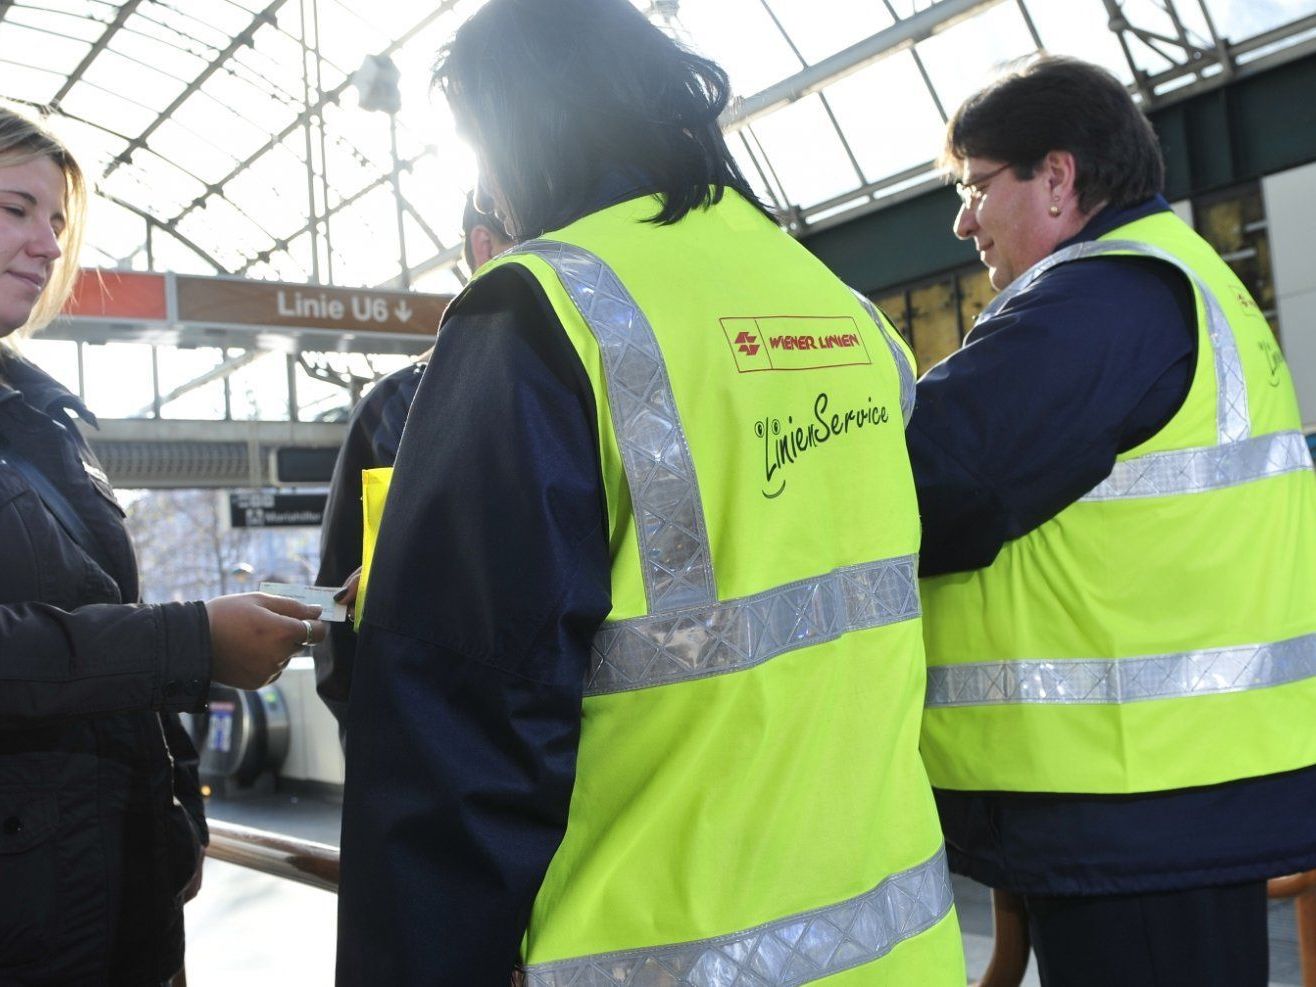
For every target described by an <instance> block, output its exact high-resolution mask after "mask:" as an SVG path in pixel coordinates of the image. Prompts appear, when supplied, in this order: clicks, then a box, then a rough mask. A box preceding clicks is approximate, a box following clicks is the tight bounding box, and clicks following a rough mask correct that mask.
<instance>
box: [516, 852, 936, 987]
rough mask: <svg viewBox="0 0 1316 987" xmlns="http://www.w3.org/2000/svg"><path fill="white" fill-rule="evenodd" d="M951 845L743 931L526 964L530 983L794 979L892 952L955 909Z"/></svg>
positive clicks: (572, 985) (674, 986) (765, 985)
mask: <svg viewBox="0 0 1316 987" xmlns="http://www.w3.org/2000/svg"><path fill="white" fill-rule="evenodd" d="M953 904H954V900H953V898H952V896H951V885H950V872H949V871H948V870H947V869H946V851H945V850H944V849H942V850H938V851H937V853H936V854H935V855H934V856H933V857H932V858H931V859H929V860H927V861H925V862H924V863H922V864H919V865H918V866H917V867H912V868H910V869H909V870H906V871H901V872H900V873H899V874H892V875H891V876H890V877H888V878H887V879H886V880H885V881H883V882H882V883H881V884H879V885H878V886H877V887H875V888H873V889H872V890H871V891H867V892H865V893H864V894H861V895H859V896H858V897H855V898H849V899H846V900H845V901H841V902H838V903H836V904H835V905H827V906H825V907H823V908H818V909H814V910H813V911H809V912H801V913H800V914H798V915H790V916H787V917H786V918H781V919H777V920H776V921H774V922H768V923H765V924H764V925H760V926H756V927H755V928H752V929H745V930H744V931H742V932H732V933H730V934H729V935H724V936H718V937H716V938H714V939H701V940H698V941H696V942H685V943H680V944H679V945H674V946H653V947H649V948H645V949H631V950H626V951H625V952H619V953H605V954H601V955H598V956H585V957H581V958H580V959H573V960H559V961H557V962H553V963H537V964H535V965H533V966H529V967H526V969H525V982H526V987H617V985H619V984H625V985H627V987H733V985H734V987H793V985H795V984H807V983H811V982H813V981H815V980H821V979H823V978H824V977H830V976H833V975H834V974H837V973H841V972H842V971H844V970H849V969H852V968H854V967H857V966H862V965H863V964H865V963H871V962H873V961H874V960H877V959H880V958H881V957H883V956H885V955H886V954H887V953H889V952H891V950H892V949H894V948H895V947H896V946H898V945H900V943H902V942H904V941H905V940H906V939H912V938H913V937H914V936H917V935H919V934H920V933H922V932H926V931H927V930H928V929H931V928H932V927H933V926H935V925H936V924H937V923H938V922H940V921H941V920H942V919H944V918H945V917H946V916H947V914H949V913H950V909H951V906H952V905H953Z"/></svg>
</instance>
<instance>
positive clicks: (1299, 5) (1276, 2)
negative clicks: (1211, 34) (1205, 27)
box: [1206, 0, 1313, 41]
mask: <svg viewBox="0 0 1316 987" xmlns="http://www.w3.org/2000/svg"><path fill="white" fill-rule="evenodd" d="M1206 7H1207V9H1208V10H1209V11H1210V12H1211V19H1212V21H1214V22H1215V29H1216V31H1217V32H1218V33H1219V34H1220V36H1221V37H1224V38H1228V39H1229V40H1230V41H1241V40H1242V39H1244V38H1250V37H1253V36H1254V35H1257V34H1261V33H1262V32H1264V31H1269V30H1271V29H1272V28H1277V27H1282V26H1283V25H1285V24H1290V23H1292V22H1293V21H1296V20H1298V19H1299V18H1301V17H1308V16H1310V15H1311V14H1312V13H1313V10H1312V3H1311V2H1310V0H1206Z"/></svg>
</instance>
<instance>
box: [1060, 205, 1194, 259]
mask: <svg viewBox="0 0 1316 987" xmlns="http://www.w3.org/2000/svg"><path fill="white" fill-rule="evenodd" d="M1169 209H1170V204H1169V203H1168V202H1166V201H1165V196H1163V195H1153V196H1152V197H1151V198H1150V199H1143V201H1141V202H1137V203H1134V204H1133V205H1131V206H1122V207H1120V208H1118V209H1117V208H1115V207H1114V206H1106V207H1105V208H1104V209H1102V210H1101V211H1100V212H1099V213H1097V214H1096V215H1095V216H1093V217H1092V218H1091V219H1089V220H1088V222H1087V225H1086V226H1084V227H1083V228H1082V229H1081V230H1079V231H1078V233H1077V234H1075V235H1074V236H1072V237H1070V238H1069V239H1068V240H1066V241H1065V242H1064V243H1061V244H1060V245H1059V246H1057V247H1056V250H1063V249H1064V248H1065V247H1069V246H1072V245H1073V244H1075V243H1084V242H1086V241H1088V240H1095V239H1097V238H1098V237H1101V236H1105V235H1106V234H1107V233H1109V232H1110V231H1111V230H1115V229H1119V227H1121V226H1124V225H1125V224H1126V223H1132V222H1134V221H1135V220H1139V219H1144V218H1146V217H1147V216H1151V215H1153V214H1155V213H1158V212H1168V211H1169Z"/></svg>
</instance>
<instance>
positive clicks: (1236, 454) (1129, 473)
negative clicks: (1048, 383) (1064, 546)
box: [1079, 432, 1312, 501]
mask: <svg viewBox="0 0 1316 987" xmlns="http://www.w3.org/2000/svg"><path fill="white" fill-rule="evenodd" d="M1311 468H1312V460H1311V453H1310V452H1309V451H1308V449H1307V440H1306V439H1305V438H1303V436H1302V433H1301V432H1274V433H1272V434H1270V435H1258V436H1254V437H1253V438H1250V439H1244V440H1243V441H1242V442H1230V443H1227V444H1225V445H1222V446H1206V447H1203V448H1198V449H1176V450H1172V451H1169V452H1152V453H1148V454H1147V455H1145V456H1138V457H1136V458H1134V459H1125V460H1122V461H1120V462H1117V463H1116V464H1115V468H1114V469H1113V470H1111V472H1110V476H1109V477H1107V478H1106V479H1105V480H1103V481H1102V482H1101V483H1099V484H1098V485H1097V486H1096V487H1094V488H1093V489H1092V491H1091V492H1090V493H1088V494H1085V495H1084V496H1083V497H1081V498H1079V499H1080V500H1085V501H1105V500H1122V499H1124V498H1129V497H1170V496H1174V495H1176V494H1192V493H1203V492H1204V491H1207V490H1221V489H1224V488H1225V487H1235V486H1238V485H1239V484H1240V483H1249V482H1251V481H1252V480H1264V479H1266V478H1267V477H1272V476H1280V475H1281V474H1284V473H1294V472H1298V471H1301V470H1310V469H1311Z"/></svg>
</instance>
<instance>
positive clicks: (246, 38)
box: [105, 0, 287, 222]
mask: <svg viewBox="0 0 1316 987" xmlns="http://www.w3.org/2000/svg"><path fill="white" fill-rule="evenodd" d="M286 2H287V0H270V3H269V5H268V6H267V7H266V8H265V9H264V10H262V11H261V12H260V13H258V14H255V15H254V16H253V17H252V18H251V23H250V24H249V25H247V27H246V29H245V30H243V31H239V32H238V33H237V34H236V35H234V37H233V40H232V41H230V42H229V44H228V47H227V48H225V49H224V50H223V51H221V52H220V53H219V54H218V55H216V56H215V59H214V61H212V62H210V63H209V64H208V65H207V66H206V67H205V68H204V69H202V70H201V74H200V75H198V76H197V77H196V78H195V79H193V80H192V81H191V82H190V83H188V84H187V86H186V87H184V89H183V91H182V92H181V93H179V94H178V96H177V97H176V98H175V99H174V101H173V102H172V103H170V104H169V105H168V106H166V107H165V108H164V109H163V110H161V111H160V114H159V116H157V117H156V118H155V119H154V120H152V121H151V123H150V125H149V126H148V127H147V128H146V129H145V130H143V131H142V132H141V133H140V134H138V135H137V136H136V137H134V138H133V139H132V141H131V142H129V144H128V146H127V147H126V148H124V149H123V151H122V152H120V154H119V156H118V157H116V158H115V159H114V160H113V161H111V162H110V165H109V167H108V168H106V169H105V177H106V178H108V177H109V176H110V175H112V174H113V173H114V170H115V169H116V168H118V167H119V165H121V164H127V163H128V161H129V160H130V159H131V158H132V156H133V153H134V152H135V151H137V150H139V149H140V148H143V147H145V146H146V142H147V141H148V140H150V138H151V135H152V134H154V133H155V132H156V131H157V130H158V129H160V127H161V125H163V124H164V122H165V121H166V120H168V119H169V118H170V117H171V116H173V115H174V113H175V111H177V110H178V108H179V107H181V106H182V105H183V104H184V103H185V102H187V101H188V100H189V99H190V98H191V97H192V94H193V93H195V92H196V91H197V90H198V89H200V88H201V87H202V86H203V85H205V84H206V82H207V81H208V80H209V79H210V77H211V76H213V75H214V74H215V73H216V72H218V71H219V70H220V69H221V68H223V67H224V63H225V62H227V61H228V60H229V59H230V58H232V57H233V56H234V55H236V54H237V53H238V52H239V51H240V50H241V49H243V48H245V47H246V46H247V45H250V44H251V43H252V40H253V38H254V36H255V34H256V32H257V31H259V30H260V29H261V28H262V27H264V26H265V25H266V24H271V25H272V24H273V23H274V15H275V14H276V13H278V11H279V8H280V7H282V6H283V5H284V4H285V3H286ZM177 218H181V217H176V218H175V220H174V222H176V221H177Z"/></svg>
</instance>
